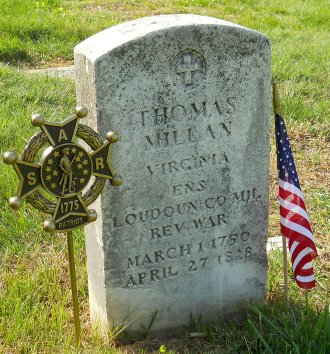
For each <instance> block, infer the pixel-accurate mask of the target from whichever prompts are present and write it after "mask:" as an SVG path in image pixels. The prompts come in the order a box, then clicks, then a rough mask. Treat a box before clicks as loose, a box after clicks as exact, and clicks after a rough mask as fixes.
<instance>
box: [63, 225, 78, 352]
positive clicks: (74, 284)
mask: <svg viewBox="0 0 330 354" xmlns="http://www.w3.org/2000/svg"><path fill="white" fill-rule="evenodd" d="M66 235H67V240H68V251H69V268H70V278H71V291H72V304H73V317H74V327H75V332H76V347H77V348H79V347H80V341H81V327H80V320H79V305H78V291H77V277H76V270H75V264H74V251H73V237H72V231H68V232H67V233H66Z"/></svg>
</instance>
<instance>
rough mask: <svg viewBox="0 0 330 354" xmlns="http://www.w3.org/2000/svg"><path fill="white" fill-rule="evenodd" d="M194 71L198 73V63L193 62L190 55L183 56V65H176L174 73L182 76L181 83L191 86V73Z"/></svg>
mask: <svg viewBox="0 0 330 354" xmlns="http://www.w3.org/2000/svg"><path fill="white" fill-rule="evenodd" d="M195 71H199V65H198V62H197V61H196V62H193V56H192V55H191V54H184V55H183V63H181V64H178V65H177V67H176V73H177V74H183V82H184V84H185V85H191V84H192V73H193V72H195Z"/></svg>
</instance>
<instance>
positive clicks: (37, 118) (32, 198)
mask: <svg viewBox="0 0 330 354" xmlns="http://www.w3.org/2000/svg"><path fill="white" fill-rule="evenodd" d="M87 114H88V111H87V109H86V108H85V107H76V110H75V114H74V115H73V116H71V117H69V118H68V119H66V120H65V121H63V122H60V123H55V122H49V121H45V119H44V118H43V117H42V116H41V115H39V114H34V115H32V124H33V125H34V126H37V127H40V128H41V131H40V132H39V133H37V134H36V135H34V136H33V137H32V138H31V139H30V141H29V143H28V145H27V146H26V147H25V149H24V152H23V154H22V158H21V159H18V158H17V155H16V154H15V153H14V152H12V151H9V152H6V153H5V154H4V161H5V162H6V163H7V164H10V165H13V166H14V169H15V171H16V173H17V175H18V177H19V185H18V189H17V192H16V196H15V197H12V198H10V200H9V204H10V206H11V208H13V209H18V208H19V207H20V206H21V200H22V199H23V198H26V200H27V201H28V202H29V203H31V204H32V206H34V207H35V208H37V209H39V210H40V211H42V212H44V213H47V214H51V215H52V217H51V219H47V220H45V222H44V230H45V231H48V232H62V231H68V230H72V229H75V228H77V227H80V226H83V225H86V224H87V223H89V222H92V221H94V220H95V219H96V217H97V215H96V212H95V211H94V210H89V209H88V208H87V207H88V206H89V205H90V204H91V203H93V202H94V201H95V200H96V199H97V197H98V196H99V194H100V193H101V192H102V190H103V188H104V185H105V181H106V179H109V180H110V181H111V184H112V185H114V186H119V185H120V184H121V183H122V178H121V177H120V176H118V175H116V174H115V173H114V171H113V168H112V166H111V164H110V151H111V146H112V144H113V143H116V142H117V141H118V139H119V137H118V134H117V133H116V132H113V131H110V132H108V134H107V141H105V142H103V141H102V140H101V139H100V137H99V135H98V134H97V133H96V132H95V131H94V130H92V129H91V128H90V127H88V126H86V125H83V124H79V118H84V117H86V116H87ZM77 138H79V139H81V140H83V141H84V142H85V143H86V144H87V145H88V146H89V147H90V148H91V149H92V152H88V151H87V149H85V147H83V146H81V145H79V144H78V142H77V140H78V139H77ZM47 144H49V145H50V146H49V147H48V148H47V149H45V150H44V152H43V154H42V157H41V159H40V161H39V162H37V163H36V162H35V161H34V160H35V158H36V156H37V154H38V153H39V151H40V150H41V149H42V148H44V147H45V145H47ZM92 177H94V180H93V181H92V180H91V179H92ZM88 185H89V188H88V190H87V191H86V192H85V193H84V194H83V190H84V189H85V188H86V187H87V186H88ZM42 189H43V190H44V192H45V193H44V194H46V196H45V195H44V194H41V190H42ZM47 197H48V198H47Z"/></svg>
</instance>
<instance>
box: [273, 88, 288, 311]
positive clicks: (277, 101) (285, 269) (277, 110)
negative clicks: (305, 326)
mask: <svg viewBox="0 0 330 354" xmlns="http://www.w3.org/2000/svg"><path fill="white" fill-rule="evenodd" d="M273 106H274V113H275V114H281V108H280V107H281V105H280V94H279V92H278V88H277V84H276V82H273ZM282 245H283V278H284V304H285V306H286V307H288V306H289V285H288V284H289V281H288V251H287V240H286V237H284V236H283V235H282Z"/></svg>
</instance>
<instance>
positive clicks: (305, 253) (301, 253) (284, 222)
mask: <svg viewBox="0 0 330 354" xmlns="http://www.w3.org/2000/svg"><path fill="white" fill-rule="evenodd" d="M278 197H279V203H280V214H281V232H282V235H283V236H285V237H287V238H288V239H289V252H290V255H291V260H292V267H293V272H294V275H295V278H296V282H297V284H298V285H299V286H300V287H302V288H307V289H308V288H312V287H314V286H315V277H314V272H313V266H312V260H313V259H314V258H315V257H316V256H317V251H316V247H315V243H314V236H313V234H312V229H311V225H310V221H309V217H308V214H307V212H306V207H305V203H304V200H303V194H302V192H301V190H300V189H299V188H297V187H296V186H295V185H293V184H291V183H289V182H286V181H283V180H281V179H280V178H279V193H278Z"/></svg>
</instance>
